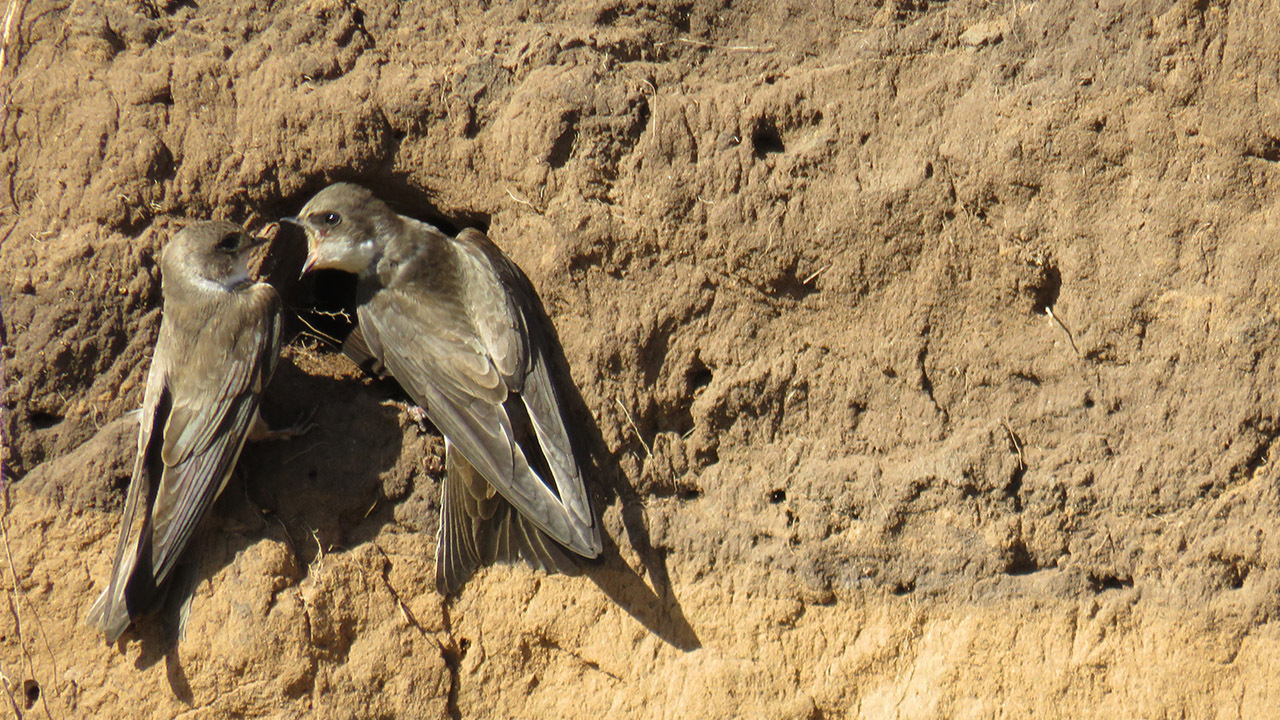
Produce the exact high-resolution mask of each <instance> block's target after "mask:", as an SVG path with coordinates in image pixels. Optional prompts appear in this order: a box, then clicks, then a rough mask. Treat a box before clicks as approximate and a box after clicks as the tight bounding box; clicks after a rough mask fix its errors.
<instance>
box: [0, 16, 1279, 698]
mask: <svg viewBox="0 0 1280 720" xmlns="http://www.w3.org/2000/svg"><path fill="white" fill-rule="evenodd" d="M0 4H2V5H4V6H5V9H7V10H10V11H12V13H13V14H12V15H11V16H10V22H9V24H8V25H7V27H8V28H9V31H8V32H7V34H6V38H7V39H6V42H5V45H4V49H5V56H4V65H3V68H2V70H0V81H2V82H0V87H2V88H3V97H4V110H3V117H2V118H0V119H2V120H3V123H2V126H0V130H2V133H3V134H2V137H3V143H2V146H0V164H2V165H3V168H4V177H5V180H6V183H5V188H4V191H3V192H0V308H2V310H3V314H4V317H3V323H4V328H5V330H6V331H7V335H8V341H9V345H8V347H7V348H6V349H5V350H4V364H5V372H6V378H5V387H4V396H3V413H4V419H5V422H6V431H7V445H6V447H5V449H4V468H5V474H6V477H8V478H9V480H10V485H9V488H8V505H7V508H6V510H5V514H4V530H5V533H6V535H5V537H4V538H3V540H4V545H5V547H4V554H3V557H4V565H5V568H4V571H3V573H2V580H3V582H2V584H3V586H4V588H5V595H6V599H7V602H6V603H5V604H4V606H3V607H4V608H5V609H3V610H0V672H2V673H3V677H2V678H0V681H2V682H3V684H4V686H5V687H6V688H7V689H8V691H9V695H7V696H6V697H0V705H3V706H5V708H6V710H3V711H0V714H3V713H5V712H10V711H13V712H18V711H20V712H22V713H24V714H25V715H26V716H29V717H46V716H48V717H53V718H69V717H112V716H120V714H121V713H123V712H128V713H129V714H131V715H133V716H139V717H147V716H150V717H254V718H258V717H272V718H274V717H282V718H283V717H304V716H306V717H320V718H330V717H332V718H347V717H359V718H366V717H386V718H391V717H588V716H591V717H610V718H623V717H645V718H649V717H690V718H721V717H723V718H727V717H762V718H763V717H767V718H844V717H850V718H852V717H861V718H887V717H896V718H935V717H946V718H961V717H964V718H987V717H992V718H995V717H1029V716H1035V717H1041V718H1059V717H1060V718H1089V717H1095V718H1113V717H1135V718H1165V717H1218V718H1235V717H1270V716H1273V715H1274V712H1275V709H1276V708H1277V707H1280V687H1278V681H1277V679H1276V675H1275V673H1274V672H1273V671H1272V669H1271V668H1272V667H1273V664H1272V663H1273V658H1274V657H1275V656H1276V654H1277V652H1278V651H1280V631H1278V629H1277V624H1276V617H1277V614H1278V613H1280V600H1278V597H1280V565H1278V563H1280V544H1278V542H1277V533H1276V528H1277V526H1278V524H1280V523H1278V520H1280V518H1278V515H1280V492H1278V489H1277V471H1276V468H1275V465H1274V463H1272V462H1271V459H1272V454H1273V446H1274V442H1275V439H1276V438H1277V436H1280V418H1278V415H1277V409H1278V407H1280V406H1278V403H1277V400H1278V398H1277V391H1276V386H1277V382H1276V381H1277V360H1278V358H1280V356H1278V354H1277V346H1278V344H1280V342H1278V341H1280V325H1278V324H1277V316H1276V302H1277V290H1276V288H1277V287H1278V284H1277V280H1278V275H1280V256H1278V255H1277V253H1276V252H1275V250H1274V249H1275V247H1276V243H1277V238H1278V237H1280V235H1278V234H1277V233H1278V231H1280V225H1278V223H1280V186H1278V185H1277V173H1278V172H1280V54H1277V52H1276V48H1277V47H1280V23H1277V22H1276V21H1275V17H1274V9H1273V8H1267V7H1264V6H1263V5H1262V4H1260V3H1259V4H1250V3H1241V2H1234V3H1225V2H1139V1H1135V2H1103V3H1101V4H1096V6H1095V5H1089V6H1082V5H1081V4H1080V3H1074V2H1069V1H1067V0H1041V1H1040V2H1035V3H1027V2H996V3H992V2H986V1H977V0H958V1H956V2H948V3H931V2H900V1H898V0H891V1H888V2H874V3H872V2H868V3H812V4H810V3H799V2H787V1H785V0H758V1H755V2H751V1H748V2H741V3H728V2H703V1H701V0H696V1H693V2H689V1H679V2H666V1H664V0H658V1H657V2H638V1H632V0H605V1H599V2H598V1H586V0H579V1H571V2H566V3H534V2H515V3H475V2H470V1H469V0H457V1H452V0H451V1H450V2H438V1H435V0H427V1H426V2H422V3H409V4H405V5H401V4H399V3H393V2H386V1H381V0H377V1H375V0H357V1H356V2H338V1H328V0H313V1H311V2H305V3H267V2H249V3H239V2H228V1H226V0H207V1H201V2H195V3H191V2H115V1H112V0H106V1H104V2H72V3H68V2H65V1H64V2H46V1H42V0H33V1H31V2H8V3H0ZM334 180H355V181H359V182H362V183H364V184H366V185H368V186H370V187H371V188H373V189H375V190H376V191H377V192H379V193H380V194H382V195H383V196H384V197H386V198H388V199H389V200H391V201H392V202H393V203H394V204H395V205H396V206H397V207H398V208H399V209H401V210H402V211H405V212H408V213H410V214H414V215H417V216H419V217H422V218H425V219H428V220H431V221H434V222H437V223H440V224H442V225H443V226H445V227H447V228H450V229H458V228H462V227H468V226H475V227H480V228H482V229H485V230H486V231H487V232H488V233H489V234H490V235H491V237H492V238H493V239H494V240H495V241H496V242H497V243H498V244H499V245H500V246H501V247H502V248H503V249H504V250H505V251H506V252H507V253H508V254H509V255H511V257H512V258H514V259H515V260H516V262H518V263H519V264H520V265H521V266H522V267H523V268H524V270H525V272H526V273H527V274H528V275H529V276H530V278H531V279H532V281H533V283H534V285H535V286H536V287H537V288H538V290H539V292H540V293H541V295H542V297H543V300H544V303H545V304H546V307H547V310H548V312H549V314H550V315H551V317H552V319H553V320H554V322H555V323H556V325H557V327H558V330H559V334H560V337H561V340H562V342H563V345H564V350H565V356H566V359H567V361H568V366H569V368H570V370H571V373H572V378H573V380H574V381H575V384H576V386H577V388H578V391H579V393H580V398H577V399H576V400H575V402H574V411H573V413H572V415H573V420H574V423H575V426H576V428H577V430H578V432H579V433H580V434H581V437H582V438H583V439H584V444H585V445H586V446H587V449H588V450H589V451H590V452H591V454H592V457H593V467H592V469H591V473H590V474H591V476H592V478H593V482H594V483H595V492H596V496H597V497H596V499H597V502H598V505H599V507H600V508H601V511H602V513H603V522H604V527H605V530H606V534H607V535H608V538H609V540H608V541H607V555H608V557H607V559H606V560H605V561H604V562H603V563H600V564H597V565H590V566H588V567H587V568H586V572H585V574H584V575H583V576H582V577H560V576H546V575H542V574H539V573H536V572H532V571H530V570H528V569H526V568H524V567H495V568H491V569H487V570H484V571H482V572H481V573H480V574H479V575H477V577H475V578H474V579H473V580H472V581H471V582H470V583H469V584H468V585H467V586H466V588H465V590H464V591H463V592H462V594H461V595H460V596H458V597H457V598H456V599H453V600H451V601H449V602H443V601H442V600H441V598H440V597H439V596H437V595H436V594H435V593H434V592H433V591H432V578H433V572H434V567H433V561H432V556H433V552H434V548H435V538H434V532H435V529H436V523H437V515H438V501H437V493H438V489H439V479H440V474H441V472H442V462H441V453H442V447H441V441H440V439H439V437H438V436H437V435H435V434H434V432H423V431H422V430H420V429H419V428H418V426H417V425H416V424H415V423H414V422H413V420H412V419H411V418H410V417H409V416H408V415H407V414H406V413H405V412H404V411H403V410H402V409H401V408H400V407H398V406H397V403H398V402H400V401H401V400H402V396H401V395H400V394H399V393H398V392H397V390H396V388H395V386H394V384H392V383H389V382H383V381H374V380H371V379H367V378H365V377H364V376H363V375H362V374H361V373H360V372H359V370H358V369H356V368H354V367H352V366H351V365H350V364H349V363H347V362H346V361H345V359H343V358H342V357H341V356H339V355H337V354H336V353H335V352H334V351H333V350H332V349H331V348H330V347H329V346H328V345H326V344H324V343H322V342H319V341H317V340H316V339H315V338H314V335H313V334H312V329H315V330H321V331H326V332H333V331H334V330H333V328H334V327H336V326H337V325H338V324H337V323H334V322H333V318H330V317H325V316H323V315H318V314H317V313H315V312H314V310H312V309H310V308H313V307H315V306H317V305H318V306H320V307H321V309H322V310H324V309H325V308H326V307H327V306H325V304H324V303H325V302H328V301H332V300H334V298H339V297H340V296H341V294H342V293H341V290H342V288H343V287H344V286H343V284H342V283H343V281H342V279H341V278H337V277H332V276H331V277H328V278H327V279H322V281H317V282H316V283H315V284H305V285H300V284H298V282H297V281H296V280H295V279H294V278H295V277H296V269H297V266H298V264H299V263H300V262H301V253H302V248H301V238H300V237H298V236H296V235H293V234H290V233H288V232H283V233H280V234H278V235H277V236H276V238H275V240H274V241H273V242H272V244H271V246H270V251H269V253H268V254H267V255H266V256H265V257H264V258H263V261H262V272H263V273H264V274H265V275H266V276H268V277H270V278H271V279H272V280H273V281H275V282H277V283H278V285H279V286H280V289H281V292H282V293H283V294H284V296H285V298H286V301H287V303H288V304H289V305H290V307H291V309H292V310H293V311H294V312H295V313H297V314H298V315H299V316H300V317H301V318H302V320H306V321H307V322H308V323H310V327H309V326H308V325H306V324H304V323H303V322H302V320H295V321H291V322H293V325H292V327H293V330H294V331H303V332H302V334H299V335H298V336H297V337H295V339H294V340H293V341H292V342H291V343H290V345H289V347H288V348H287V350H286V352H285V355H284V358H283V359H282V362H281V366H280V371H279V373H278V375H277V378H276V381H275V382H274V383H273V385H272V386H271V387H270V389H269V390H268V394H267V398H266V414H267V416H268V419H269V420H271V421H273V422H275V423H277V424H279V423H283V422H289V421H291V420H292V419H294V418H296V417H298V416H299V415H301V414H303V413H305V412H306V411H308V410H309V409H311V408H314V409H315V410H316V414H315V417H314V421H315V422H316V423H318V426H319V427H318V429H317V430H316V431H314V432H313V433H312V434H311V435H308V436H307V437H304V438H301V439H298V440H295V441H293V442H289V443H282V444H268V445H259V446H255V447H251V448H249V449H248V450H247V451H246V452H245V454H244V456H243V458H242V460H241V464H240V467H241V471H240V473H239V474H238V475H237V477H236V478H235V479H233V481H232V483H231V484H230V485H229V486H228V490H227V492H226V493H224V496H223V498H222V499H221V500H220V502H219V503H218V505H217V507H216V512H215V518H214V520H213V522H212V523H211V526H210V528H209V531H208V532H207V533H206V534H205V540H204V546H205V552H206V557H207V558H208V560H207V561H206V564H205V567H204V578H203V579H202V582H201V584H200V586H199V589H198V591H197V595H196V599H195V603H194V605H193V608H192V615H191V622H190V625H189V627H188V631H187V638H186V640H185V641H184V642H183V643H182V644H181V645H179V646H178V649H177V650H176V651H175V652H170V653H167V654H166V653H165V652H164V651H163V648H162V646H161V644H160V643H159V641H158V637H157V634H156V633H155V632H154V631H153V630H149V629H148V628H147V627H146V626H144V627H143V628H142V629H141V631H140V632H139V633H138V634H137V635H134V636H132V638H131V639H130V640H129V641H128V642H126V643H124V644H123V645H121V646H119V647H108V646H106V645H105V644H103V642H102V641H101V638H100V637H98V636H97V635H95V633H93V632H92V631H90V630H89V629H88V628H86V627H85V626H83V625H82V624H81V618H82V617H83V616H84V614H85V612H86V611H87V609H88V607H89V605H90V603H91V602H92V600H93V598H94V597H95V596H96V594H97V593H98V592H99V591H100V589H101V583H102V582H103V580H104V578H105V577H106V575H107V571H108V569H109V566H110V562H111V552H112V547H113V545H114V542H115V532H116V528H117V524H118V513H119V509H120V505H121V502H122V499H123V494H124V489H125V486H126V483H127V472H128V469H129V465H130V463H131V462H132V453H133V445H134V440H133V430H132V428H130V427H129V422H130V421H129V419H128V416H126V413H127V412H128V411H129V410H131V409H132V408H134V407H136V406H137V405H138V404H139V402H140V399H141V393H142V387H141V386H142V383H143V379H144V378H145V374H146V371H147V363H148V358H149V356H150V352H151V347H152V344H153V343H154V340H155V334H156V330H157V328H158V326H159V305H160V295H159V277H158V270H157V268H156V262H155V259H156V253H157V251H158V249H159V248H160V247H161V245H162V244H163V242H164V241H165V239H166V238H167V237H168V236H170V235H171V234H172V233H173V232H174V231H175V229H176V228H178V227H180V226H181V224H182V223H183V222H184V221H185V220H187V219H195V218H209V217H216V218H228V219H232V220H236V221H240V222H248V223H250V224H251V225H252V226H254V227H255V228H256V227H260V226H261V225H262V224H263V223H264V222H265V221H267V220H270V219H273V218H275V217H278V216H280V215H285V214H290V213H292V212H294V211H296V210H297V208H298V207H299V206H300V205H301V203H302V201H303V200H305V199H306V198H307V197H308V196H309V195H310V194H311V193H313V192H315V191H316V190H317V189H319V188H320V187H322V186H324V185H325V184H327V183H328V182H331V181H334ZM328 309H329V310H334V309H336V307H329V308H328ZM326 329H327V330H326ZM10 700H11V702H10Z"/></svg>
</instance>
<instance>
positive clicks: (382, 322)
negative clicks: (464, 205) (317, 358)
mask: <svg viewBox="0 0 1280 720" xmlns="http://www.w3.org/2000/svg"><path fill="white" fill-rule="evenodd" d="M286 220H288V221H290V222H294V223H295V224H298V225H301V226H302V228H303V229H304V230H305V231H306V234H307V245H308V254H307V259H306V264H305V266H304V267H303V273H304V274H305V273H307V272H310V271H312V270H318V269H335V270H343V271H346V272H350V273H355V274H356V275H357V276H359V282H358V285H357V288H358V289H357V303H358V307H357V319H358V327H357V329H356V331H355V332H356V333H359V337H360V340H361V342H360V344H361V345H363V346H367V349H368V351H369V352H370V354H372V355H373V356H374V358H375V359H376V360H377V361H378V362H379V363H381V365H382V367H384V368H385V369H386V370H387V371H388V372H390V374H391V375H392V376H393V377H394V378H395V379H396V381H398V382H399V383H400V385H401V386H402V387H403V388H404V389H405V391H406V392H407V393H408V394H409V395H410V397H412V398H413V400H414V401H415V402H417V403H418V404H419V405H421V406H423V407H424V408H425V409H426V412H427V416H428V417H429V418H430V419H431V421H432V423H434V424H435V426H436V427H437V428H439V430H440V432H441V433H442V434H443V435H444V440H445V470H446V472H445V479H444V483H443V486H442V488H441V519H440V530H439V535H438V542H437V548H436V588H437V590H438V591H439V592H440V593H442V594H446V595H448V594H452V593H454V592H456V591H457V590H458V589H459V588H460V587H461V586H462V584H463V583H464V582H466V580H467V578H469V577H470V576H471V575H472V574H473V573H474V572H475V570H476V569H477V568H478V567H480V566H481V565H482V564H489V563H493V562H513V561H515V560H516V559H518V558H523V559H524V560H525V561H526V562H528V563H529V564H530V565H532V566H534V567H540V568H542V569H544V570H548V571H552V570H554V571H558V572H562V573H573V572H575V571H576V569H577V568H576V565H574V564H573V562H572V561H571V559H570V558H569V556H568V555H567V554H566V553H565V552H564V551H563V549H562V547H563V548H568V549H569V550H571V551H572V552H574V553H576V554H577V555H580V556H583V557H587V558H594V557H597V556H599V554H600V549H601V544H600V527H599V523H598V521H597V519H596V517H595V516H594V514H593V512H592V509H591V502H590V499H589V497H588V494H587V489H586V485H585V484H584V482H583V478H582V471H581V469H580V468H579V466H578V463H577V461H576V460H575V458H574V451H573V445H572V443H571V441H570V438H569V432H568V430H567V429H566V427H565V423H564V417H563V409H562V404H561V399H560V394H559V392H558V391H557V388H556V387H555V385H554V383H553V382H552V379H551V375H550V371H549V363H550V361H551V351H552V350H553V346H552V345H551V343H552V342H554V340H553V337H552V333H551V332H550V331H548V330H547V329H545V326H544V325H543V323H545V322H548V321H547V320H546V319H545V315H544V314H543V312H542V308H541V304H540V303H539V301H538V299H537V295H536V294H535V293H534V292H533V289H532V286H531V285H530V283H529V281H528V279H527V278H526V277H525V276H524V274H523V273H522V272H521V271H520V270H519V268H517V267H516V265H515V263H513V262H512V261H511V260H510V259H508V258H507V257H506V256H505V255H504V254H503V253H502V251H501V250H499V249H498V247H497V246H496V245H494V244H493V243H492V242H491V241H490V240H489V238H487V237H485V235H484V234H483V233H481V232H479V231H477V230H474V229H467V230H464V231H462V232H461V233H459V234H458V236H457V237H449V236H447V235H445V234H444V233H442V232H440V231H439V230H438V229H436V228H435V227H433V226H431V225H428V224H426V223H424V222H421V221H418V220H415V219H412V218H409V217H405V216H402V215H399V214H397V213H395V212H394V211H392V210H391V209H390V208H389V207H388V206H387V205H386V204H385V203H384V202H382V201H381V200H379V199H378V198H377V197H375V196H374V195H373V193H371V192H369V191H368V190H366V189H365V188H362V187H360V186H358V185H352V184H349V183H339V184H335V185H330V186H329V187H327V188H325V189H324V190H321V191H320V192H319V193H317V194H316V195H315V197H313V198H311V200H309V201H308V202H307V203H306V205H305V206H304V207H303V208H302V211H301V213H299V215H298V217H296V218H286Z"/></svg>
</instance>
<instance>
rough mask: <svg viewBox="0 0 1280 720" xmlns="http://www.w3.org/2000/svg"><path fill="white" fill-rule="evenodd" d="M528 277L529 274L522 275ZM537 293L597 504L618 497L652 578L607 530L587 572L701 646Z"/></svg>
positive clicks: (675, 640)
mask: <svg viewBox="0 0 1280 720" xmlns="http://www.w3.org/2000/svg"><path fill="white" fill-rule="evenodd" d="M523 280H524V282H526V283H528V279H527V278H523ZM528 289H529V292H530V295H531V296H532V297H533V298H534V299H535V302H536V305H537V307H536V310H537V311H538V316H537V317H535V318H534V321H535V322H537V323H538V324H540V325H541V326H542V328H541V329H542V331H543V333H545V337H547V338H549V339H550V340H551V342H549V343H548V347H549V354H550V357H549V358H548V361H549V365H550V371H551V376H552V380H553V382H555V383H556V385H557V389H558V390H560V397H561V400H562V401H563V403H564V406H565V407H564V408H563V411H564V421H565V423H566V425H567V426H568V428H569V430H570V435H571V436H572V437H573V438H574V439H575V447H574V450H575V454H576V455H577V456H578V461H579V463H580V464H581V465H582V467H583V468H585V472H584V475H586V476H588V477H593V478H596V480H597V483H596V489H597V491H598V504H597V507H601V508H602V507H604V506H606V505H611V504H612V503H614V502H617V503H618V504H619V505H620V509H621V513H622V526H623V528H624V529H625V530H626V533H627V540H628V542H629V543H630V545H631V547H632V549H634V550H635V552H636V554H637V555H639V556H640V561H641V562H642V563H644V568H645V572H646V574H647V575H648V576H649V579H650V583H646V582H645V580H644V578H643V577H641V576H640V575H639V574H638V573H637V572H636V571H635V570H633V569H632V568H631V566H630V565H628V564H627V562H626V561H625V560H624V559H623V558H622V555H621V553H620V551H619V547H618V544H617V543H616V542H615V541H614V539H613V538H611V537H609V534H608V533H602V536H603V542H604V548H603V552H602V553H601V557H600V559H599V560H597V561H595V562H584V563H583V565H584V574H586V575H587V576H588V577H589V578H591V580H592V582H594V583H595V584H596V585H597V586H598V587H599V588H600V589H601V590H602V591H604V593H605V595H608V596H609V599H611V600H613V602H615V603H617V605H618V606H619V607H621V608H622V609H623V610H625V611H627V613H628V614H630V615H631V617H633V618H635V619H636V620H637V621H638V622H639V623H640V624H641V625H644V626H645V628H647V629H648V630H649V631H650V632H652V633H653V634H655V635H657V636H658V637H660V638H662V639H663V640H664V641H666V642H667V643H669V644H671V645H672V646H673V647H676V648H679V649H681V650H685V651H689V650H696V649H698V648H699V647H701V646H702V644H701V641H700V640H699V639H698V635H697V633H696V632H695V631H694V629H693V626H692V625H690V624H689V621H688V619H687V618H686V617H685V615H684V610H683V609H682V608H681V607H680V601H679V600H678V599H677V598H676V596H675V592H674V590H673V588H672V585H671V577H670V574H669V573H668V571H667V563H666V558H665V556H664V554H663V552H662V551H661V550H660V549H659V548H655V547H654V546H653V543H652V542H651V541H650V539H649V526H648V523H647V521H646V519H645V516H644V509H643V504H642V503H641V500H640V498H639V496H638V495H637V494H636V492H635V490H634V488H633V487H632V486H631V483H630V481H629V480H628V479H627V475H626V473H625V472H624V471H623V469H622V467H621V465H620V464H619V463H618V459H617V456H616V455H615V454H614V453H611V452H609V448H608V445H607V444H606V443H605V440H604V435H603V433H601V431H600V426H599V425H598V424H597V422H596V419H595V415H594V414H592V412H591V411H590V409H589V408H588V406H587V403H586V401H585V400H584V399H583V398H582V394H581V393H580V392H579V391H578V386H577V384H576V383H574V382H573V378H572V375H571V374H570V372H569V362H568V360H567V358H566V357H565V355H564V350H563V349H562V347H561V345H560V337H559V334H558V333H557V332H556V329H555V326H554V325H553V324H552V323H551V320H550V319H549V318H548V317H547V314H546V311H545V309H544V308H543V307H542V303H541V299H539V298H538V295H537V293H536V292H534V291H533V288H532V284H530V287H529V288H528Z"/></svg>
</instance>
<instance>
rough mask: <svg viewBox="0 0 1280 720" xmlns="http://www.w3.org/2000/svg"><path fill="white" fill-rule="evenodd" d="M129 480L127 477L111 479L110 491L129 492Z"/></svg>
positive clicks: (120, 476)
mask: <svg viewBox="0 0 1280 720" xmlns="http://www.w3.org/2000/svg"><path fill="white" fill-rule="evenodd" d="M130 479H131V478H130V477H129V476H128V475H117V476H116V477H113V478H111V489H112V490H118V491H120V492H127V491H128V490H129V480H130Z"/></svg>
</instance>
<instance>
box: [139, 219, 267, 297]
mask: <svg viewBox="0 0 1280 720" xmlns="http://www.w3.org/2000/svg"><path fill="white" fill-rule="evenodd" d="M263 242H265V240H263V239H260V238H255V237H253V236H251V235H250V234H249V233H247V232H245V230H244V228H242V227H240V226H239V225H236V224H234V223H229V222H223V221H221V220H214V221H207V222H198V223H194V224H192V225H188V226H187V227H185V228H183V229H182V230H181V231H179V232H178V234H177V235H175V236H174V237H173V239H172V240H170V241H169V244H167V245H165V248H164V250H163V251H162V252H161V254H160V271H161V273H162V277H166V278H173V277H178V276H181V277H184V278H187V279H189V280H192V281H195V282H204V283H216V284H217V285H220V286H222V287H223V288H225V289H227V290H231V289H234V288H235V286H236V285H239V284H242V283H245V282H248V281H249V279H250V278H249V256H250V251H252V250H253V249H254V248H255V247H257V246H259V245H261V244H262V243H263Z"/></svg>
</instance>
